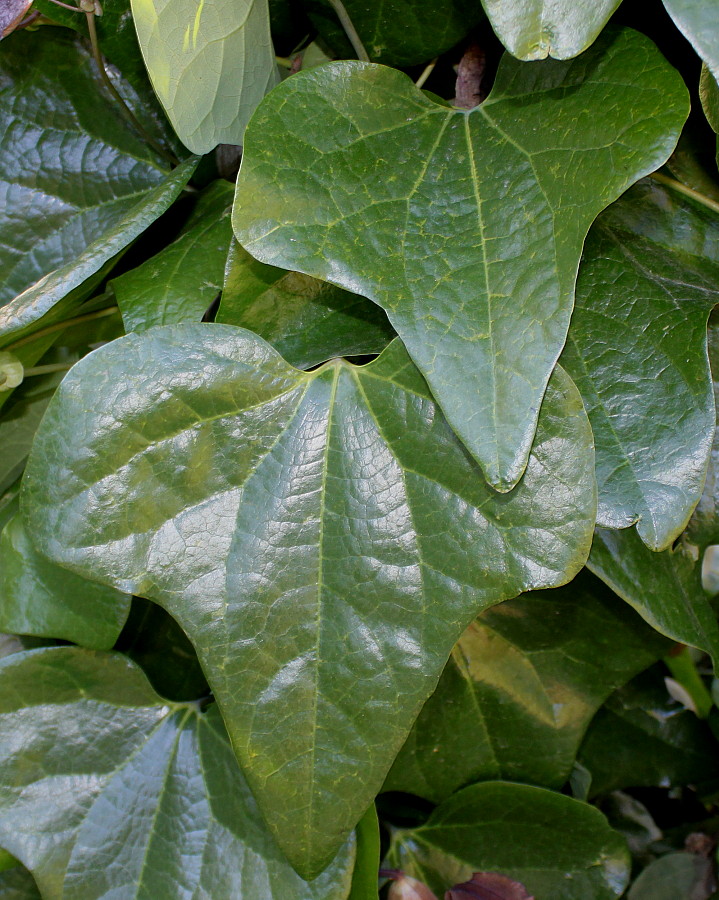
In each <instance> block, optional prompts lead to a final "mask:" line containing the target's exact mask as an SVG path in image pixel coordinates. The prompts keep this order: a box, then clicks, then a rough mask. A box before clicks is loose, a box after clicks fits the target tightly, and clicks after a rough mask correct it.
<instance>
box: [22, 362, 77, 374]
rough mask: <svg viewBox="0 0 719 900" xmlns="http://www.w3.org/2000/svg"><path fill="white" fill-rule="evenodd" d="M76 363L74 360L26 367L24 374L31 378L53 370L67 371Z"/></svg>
mask: <svg viewBox="0 0 719 900" xmlns="http://www.w3.org/2000/svg"><path fill="white" fill-rule="evenodd" d="M74 365H75V363H74V362H71V363H49V364H48V365H46V366H32V367H31V368H29V369H25V371H24V372H23V375H24V377H25V378H30V377H31V376H32V375H49V374H50V373H51V372H67V371H68V370H69V369H71V368H72V367H73V366H74Z"/></svg>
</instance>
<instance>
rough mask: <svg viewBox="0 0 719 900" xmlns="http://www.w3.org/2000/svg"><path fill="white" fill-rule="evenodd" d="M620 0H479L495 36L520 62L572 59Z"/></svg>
mask: <svg viewBox="0 0 719 900" xmlns="http://www.w3.org/2000/svg"><path fill="white" fill-rule="evenodd" d="M620 2H621V0H592V2H591V3H575V2H573V0H482V6H483V7H484V9H485V11H486V13H487V17H488V18H489V21H490V22H491V23H492V28H493V29H494V31H495V34H496V35H497V37H498V38H499V39H500V41H501V42H502V43H503V44H504V46H505V47H506V48H507V50H509V52H510V53H511V54H512V55H513V56H516V57H518V58H519V59H525V60H527V59H544V58H545V57H547V56H553V57H554V58H555V59H571V58H572V57H573V56H577V55H579V54H580V53H581V52H582V51H583V50H586V48H587V47H589V45H590V44H591V43H593V41H594V40H595V39H596V37H597V35H598V34H599V32H600V31H601V30H602V28H604V26H605V25H606V23H607V21H608V20H609V17H610V16H611V14H612V13H613V12H614V10H615V9H616V8H617V7H618V6H619V4H620Z"/></svg>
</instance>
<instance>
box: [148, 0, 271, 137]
mask: <svg viewBox="0 0 719 900" xmlns="http://www.w3.org/2000/svg"><path fill="white" fill-rule="evenodd" d="M132 14H133V18H134V20H135V27H136V28H137V36H138V39H139V41H140V47H141V49H142V55H143V56H144V58H145V64H146V65H147V70H148V72H149V75H150V80H151V81H152V86H153V87H154V88H155V92H156V93H157V96H158V98H159V99H160V102H161V103H162V105H163V106H164V108H165V112H166V113H167V115H168V118H169V119H170V122H171V123H172V127H173V128H174V129H175V131H176V132H177V134H178V136H179V138H180V140H181V141H182V142H183V143H184V144H185V145H186V146H187V147H189V148H190V150H192V152H193V153H207V152H208V151H209V150H212V149H213V148H214V147H216V146H217V145H218V144H241V143H242V141H243V134H244V130H245V125H246V124H247V120H248V119H249V118H250V116H251V115H252V112H253V111H254V109H255V107H256V106H257V104H258V103H259V102H260V100H261V99H262V97H263V96H264V95H265V93H266V92H267V91H268V90H270V89H271V88H272V87H273V86H274V85H275V84H276V83H277V82H278V81H279V75H278V73H277V67H276V65H275V57H274V50H273V49H272V40H271V38H270V23H269V13H268V9H267V0H211V2H207V3H206V2H205V0H199V3H198V2H196V0H132Z"/></svg>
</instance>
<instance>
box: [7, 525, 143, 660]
mask: <svg viewBox="0 0 719 900" xmlns="http://www.w3.org/2000/svg"><path fill="white" fill-rule="evenodd" d="M129 610H130V597H129V596H127V594H123V593H121V592H120V591H117V590H115V589H114V588H112V587H107V586H105V585H103V584H98V583H97V582H95V581H87V580H86V579H85V578H81V577H80V576H79V575H76V574H75V573H74V572H69V571H67V569H63V568H61V567H60V566H58V565H56V564H55V563H53V562H50V561H49V560H47V559H45V558H44V557H43V556H42V555H41V554H39V553H38V552H37V551H36V550H35V549H34V547H33V544H32V541H30V539H29V538H28V536H27V534H26V532H25V528H24V527H23V524H22V522H21V521H20V517H19V516H16V517H15V518H13V519H11V521H10V522H8V523H7V525H6V526H5V527H4V528H3V530H2V532H1V533H0V631H8V632H10V633H13V634H31V635H36V636H37V637H53V638H62V639H64V640H66V641H72V642H73V643H76V644H81V645H82V646H83V647H90V648H91V649H94V650H106V649H109V648H110V647H112V645H113V644H114V643H115V641H116V640H117V637H118V635H119V634H120V631H121V630H122V626H123V625H124V624H125V619H126V618H127V614H128V612H129Z"/></svg>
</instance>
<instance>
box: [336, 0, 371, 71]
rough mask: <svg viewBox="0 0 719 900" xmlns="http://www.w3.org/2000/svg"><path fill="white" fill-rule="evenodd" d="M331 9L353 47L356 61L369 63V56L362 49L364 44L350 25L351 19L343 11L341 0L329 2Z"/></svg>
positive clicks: (343, 6)
mask: <svg viewBox="0 0 719 900" xmlns="http://www.w3.org/2000/svg"><path fill="white" fill-rule="evenodd" d="M329 2H330V4H331V6H332V9H334V11H335V12H336V13H337V18H338V19H339V20H340V24H341V25H342V27H343V28H344V30H345V34H346V35H347V37H348V38H349V39H350V44H352V46H353V47H354V51H355V53H356V54H357V59H361V60H362V62H369V56H368V54H367V51H366V50H365V48H364V44H363V43H362V41H361V40H360V36H359V35H358V34H357V29H356V28H355V27H354V25H353V24H352V19H350V17H349V15H348V13H347V10H346V9H345V5H344V3H343V2H342V0H329Z"/></svg>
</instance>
